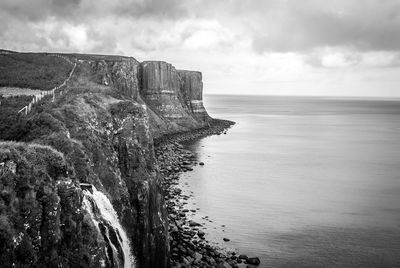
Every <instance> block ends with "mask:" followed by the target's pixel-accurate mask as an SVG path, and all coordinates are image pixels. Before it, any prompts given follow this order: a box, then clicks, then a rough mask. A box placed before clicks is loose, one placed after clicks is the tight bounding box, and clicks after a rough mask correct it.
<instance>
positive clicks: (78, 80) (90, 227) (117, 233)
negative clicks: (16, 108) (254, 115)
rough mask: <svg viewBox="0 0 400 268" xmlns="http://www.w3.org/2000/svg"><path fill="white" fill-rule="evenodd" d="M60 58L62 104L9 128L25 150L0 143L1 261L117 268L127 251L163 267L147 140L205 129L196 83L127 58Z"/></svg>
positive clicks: (161, 215)
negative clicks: (65, 76) (64, 63)
mask: <svg viewBox="0 0 400 268" xmlns="http://www.w3.org/2000/svg"><path fill="white" fill-rule="evenodd" d="M68 57H69V58H70V59H71V60H75V61H76V62H77V63H78V65H77V68H76V71H75V73H74V75H73V76H72V78H71V81H70V83H69V84H68V85H67V88H66V90H64V91H65V92H66V94H65V93H64V94H63V95H62V96H59V97H57V98H56V101H55V102H53V103H51V102H43V103H41V104H40V105H38V106H37V107H36V108H34V110H33V112H32V113H31V114H29V115H28V116H27V117H24V118H22V119H21V122H20V123H19V124H16V125H15V128H16V129H14V130H12V131H14V132H18V133H22V134H21V135H20V136H19V141H21V142H25V143H8V142H5V143H4V142H3V143H0V152H1V154H0V179H1V180H0V191H1V196H0V215H1V216H0V248H1V253H0V261H2V263H7V264H10V265H13V264H15V265H17V266H20V267H30V266H38V267H56V266H59V265H63V267H78V266H81V267H102V266H103V267H104V266H105V267H123V266H124V263H125V265H126V264H127V263H128V262H127V254H126V249H127V246H128V247H129V250H128V251H131V253H132V254H133V255H134V256H135V259H136V260H135V262H136V265H137V266H138V267H167V266H168V263H169V245H168V239H169V236H168V229H167V227H168V222H167V214H166V207H165V201H164V195H163V193H162V190H161V185H160V174H159V171H158V167H157V162H156V159H155V156H154V148H153V138H154V137H160V136H162V135H165V134H171V133H176V132H180V131H187V130H191V129H196V128H200V127H203V126H205V125H207V124H208V120H210V118H209V116H208V115H207V112H206V111H205V109H204V107H203V105H202V82H201V73H199V72H189V71H177V70H176V69H175V68H174V67H173V66H172V65H171V64H168V63H165V62H143V63H139V62H138V61H136V60H135V59H133V58H126V57H108V56H90V55H89V56H88V55H68ZM17 128H18V129H17ZM1 135H2V134H1V133H0V138H2V137H1ZM31 144H38V145H31ZM39 152H45V153H39ZM94 191H98V192H100V194H99V195H98V196H100V197H101V198H100V197H98V198H97V199H96V198H95V197H96V195H95V193H94ZM96 193H97V192H96ZM85 198H86V199H85ZM85 200H86V201H85ZM96 202H97V203H96ZM107 202H109V203H110V204H112V205H111V208H110V207H108V208H107V204H108V203H107ZM85 204H86V205H85ZM102 208H103V210H106V211H108V212H107V215H105V214H104V213H105V212H104V211H102ZM110 210H115V213H114V212H112V211H111V212H112V213H111V212H110ZM113 213H114V214H113ZM110 215H117V218H118V219H116V220H117V222H119V223H120V224H121V226H122V228H123V229H124V230H125V231H126V237H127V239H128V242H129V243H128V245H127V243H126V241H124V239H123V237H124V235H122V234H121V232H122V231H121V229H118V228H117V229H115V228H114V227H113V226H112V225H113V224H111V223H110V220H109V218H110ZM114 218H115V217H114Z"/></svg>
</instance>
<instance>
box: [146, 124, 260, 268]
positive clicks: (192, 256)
mask: <svg viewBox="0 0 400 268" xmlns="http://www.w3.org/2000/svg"><path fill="white" fill-rule="evenodd" d="M233 124H235V123H234V122H232V121H227V120H219V119H213V120H212V121H211V122H210V124H209V125H208V126H207V127H204V128H201V129H198V130H195V131H188V132H183V133H178V134H174V135H169V136H164V137H162V138H161V139H157V140H155V141H154V143H155V153H156V157H157V161H158V164H159V168H160V173H161V174H162V187H163V190H164V193H165V200H166V205H167V211H168V220H169V234H170V250H171V267H224V268H230V267H233V268H234V267H253V266H254V267H256V266H257V265H259V263H260V261H259V259H258V258H257V257H252V258H248V257H247V256H245V255H239V254H238V253H237V252H233V251H226V250H224V249H223V248H219V247H215V246H212V245H211V243H210V242H209V241H207V239H206V238H205V232H204V231H203V230H202V226H203V224H202V223H198V222H195V221H193V220H190V219H189V214H190V213H196V212H197V210H198V209H197V210H196V209H192V210H188V209H185V208H184V205H185V204H187V201H188V199H190V196H187V195H184V194H183V193H182V189H180V188H179V175H180V174H182V172H188V171H191V170H193V166H195V165H204V163H203V162H199V161H198V160H197V159H196V157H195V155H194V154H193V153H192V152H190V151H188V150H185V149H184V147H183V146H182V145H181V144H180V142H184V141H189V140H195V139H199V138H202V137H205V136H209V135H220V134H226V132H227V130H228V128H230V127H231V126H232V125H233ZM228 240H229V239H228V238H226V241H228Z"/></svg>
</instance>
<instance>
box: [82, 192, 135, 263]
mask: <svg viewBox="0 0 400 268" xmlns="http://www.w3.org/2000/svg"><path fill="white" fill-rule="evenodd" d="M83 192H84V194H85V196H84V199H83V207H84V208H85V209H86V210H87V211H88V213H89V215H90V217H91V219H92V221H93V223H94V225H95V226H96V228H97V231H98V232H99V233H100V234H102V236H103V237H104V240H105V241H106V243H107V244H108V247H109V248H108V250H107V251H106V252H107V257H108V260H109V261H110V262H113V263H115V264H116V266H117V267H124V268H132V267H135V261H134V258H133V256H132V250H131V246H130V242H129V239H128V236H127V235H126V232H125V231H124V229H123V228H122V226H121V224H120V223H119V220H118V215H117V213H116V211H115V210H114V208H113V206H112V205H111V202H110V200H109V199H108V198H107V196H106V195H105V194H103V193H102V192H100V191H98V190H97V189H96V188H95V187H94V186H93V185H92V186H91V189H84V191H83ZM121 257H122V259H121ZM122 264H123V265H122Z"/></svg>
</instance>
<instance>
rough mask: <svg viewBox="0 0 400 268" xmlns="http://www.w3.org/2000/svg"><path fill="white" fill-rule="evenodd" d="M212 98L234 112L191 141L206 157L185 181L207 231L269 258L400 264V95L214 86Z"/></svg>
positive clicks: (222, 110)
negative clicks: (230, 92)
mask: <svg viewBox="0 0 400 268" xmlns="http://www.w3.org/2000/svg"><path fill="white" fill-rule="evenodd" d="M205 105H206V109H207V110H208V111H209V113H210V115H211V116H213V117H216V118H223V119H229V120H232V121H235V122H236V125H235V126H233V128H231V129H230V130H229V131H228V133H227V135H219V136H211V137H207V138H203V139H201V140H198V141H194V142H191V143H187V144H185V145H186V146H187V148H189V149H190V150H192V151H194V152H195V153H196V154H197V157H198V159H199V161H203V162H204V163H205V165H204V166H196V167H195V168H194V170H193V171H191V172H187V173H184V174H183V175H182V177H181V180H180V184H181V186H182V188H183V190H184V192H185V193H186V194H191V193H192V192H193V197H192V198H191V199H190V202H188V203H189V204H187V207H188V208H191V209H193V208H199V209H200V210H199V211H198V212H197V213H196V215H193V217H194V219H195V220H198V221H200V222H202V223H205V226H206V227H207V229H206V234H207V235H206V237H207V239H210V240H213V241H215V242H217V243H219V244H220V245H221V246H227V247H230V248H234V249H237V250H238V251H239V253H243V254H247V255H249V256H258V257H260V259H261V262H262V263H261V267H400V102H398V101H384V100H360V99H343V98H342V99H334V98H304V97H268V96H265V97H260V96H215V95H214V96H211V95H209V96H206V97H205ZM205 216H208V217H209V219H210V220H207V219H205V218H204V217H205ZM222 225H225V226H222ZM224 237H227V238H229V239H230V240H231V241H229V242H223V240H222V238H224Z"/></svg>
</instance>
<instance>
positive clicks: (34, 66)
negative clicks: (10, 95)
mask: <svg viewBox="0 0 400 268" xmlns="http://www.w3.org/2000/svg"><path fill="white" fill-rule="evenodd" d="M70 71H71V66H70V65H69V64H68V63H67V62H65V61H64V60H62V59H60V58H58V57H54V56H51V55H50V54H44V53H14V52H4V51H3V50H0V87H21V88H32V89H41V90H50V89H52V88H53V87H55V86H58V85H59V84H61V83H62V82H63V81H64V80H65V79H66V78H67V77H68V74H69V72H70Z"/></svg>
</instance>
